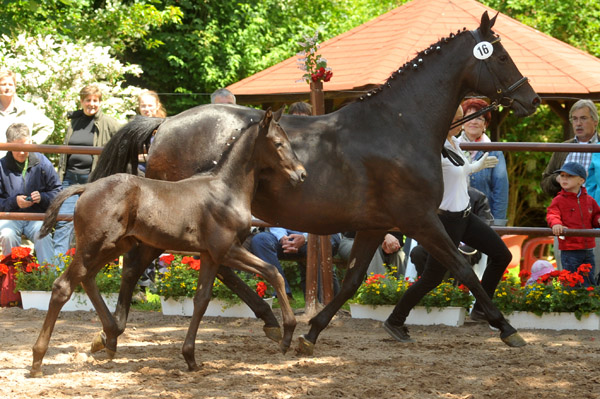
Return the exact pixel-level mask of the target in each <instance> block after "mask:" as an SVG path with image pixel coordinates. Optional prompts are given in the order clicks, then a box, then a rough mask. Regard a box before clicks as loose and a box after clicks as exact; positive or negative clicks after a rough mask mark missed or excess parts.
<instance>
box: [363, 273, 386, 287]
mask: <svg viewBox="0 0 600 399" xmlns="http://www.w3.org/2000/svg"><path fill="white" fill-rule="evenodd" d="M383 278H385V275H383V274H374V275H372V276H371V277H369V278H368V279H367V281H365V284H366V285H369V284H373V283H376V282H377V281H379V279H383Z"/></svg>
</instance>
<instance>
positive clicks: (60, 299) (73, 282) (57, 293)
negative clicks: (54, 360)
mask: <svg viewBox="0 0 600 399" xmlns="http://www.w3.org/2000/svg"><path fill="white" fill-rule="evenodd" d="M98 270H99V269H98ZM98 270H87V269H85V268H84V267H83V262H82V261H81V255H80V254H79V253H78V252H76V253H75V256H74V257H73V261H72V262H71V264H70V265H69V267H68V268H67V270H65V271H64V272H63V273H62V274H61V275H60V276H58V278H57V279H56V280H55V281H54V284H52V296H51V297H50V304H49V305H48V312H47V313H46V318H45V319H44V324H43V326H42V330H41V331H40V335H39V336H38V339H37V341H36V342H35V344H34V345H33V364H32V366H31V374H30V376H31V377H41V376H42V361H43V359H44V356H45V355H46V351H47V350H48V343H49V342H50V337H51V336H52V331H53V330H54V326H55V324H56V319H57V318H58V314H59V313H60V310H61V309H62V307H63V306H64V304H65V303H67V301H68V300H69V298H70V297H71V294H72V293H73V291H74V290H75V287H76V286H77V285H78V284H79V283H80V282H81V281H82V280H83V279H84V278H87V277H89V276H91V278H94V277H95V276H96V274H97V273H98Z"/></svg>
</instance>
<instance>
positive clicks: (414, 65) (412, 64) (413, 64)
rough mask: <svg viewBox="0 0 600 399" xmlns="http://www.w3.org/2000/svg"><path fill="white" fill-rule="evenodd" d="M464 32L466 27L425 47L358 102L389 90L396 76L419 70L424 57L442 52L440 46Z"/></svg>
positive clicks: (359, 98)
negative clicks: (386, 89)
mask: <svg viewBox="0 0 600 399" xmlns="http://www.w3.org/2000/svg"><path fill="white" fill-rule="evenodd" d="M465 32H467V28H466V27H465V28H462V30H461V29H459V30H458V31H457V32H456V34H454V33H450V35H448V37H442V38H441V39H440V40H438V41H437V42H435V43H433V44H432V45H430V46H429V47H427V48H426V49H425V50H421V51H419V52H418V53H417V55H416V56H415V57H414V58H413V59H412V60H410V61H407V62H405V63H404V64H403V65H402V66H400V68H398V70H396V71H394V72H392V74H391V75H390V77H389V78H388V79H387V80H386V81H385V83H383V84H381V85H380V86H379V87H376V88H374V89H372V90H369V91H368V92H367V93H366V94H365V95H362V96H360V97H358V100H361V101H363V100H365V99H368V98H372V97H373V96H375V95H376V94H377V93H379V92H381V91H383V89H385V88H386V87H388V88H391V87H392V85H391V83H392V81H393V80H394V79H395V78H396V77H397V76H400V77H402V76H406V72H408V71H411V70H412V71H417V70H418V69H419V67H420V66H422V65H423V64H424V60H423V58H424V57H427V56H430V55H432V54H436V53H439V52H440V51H442V45H444V44H447V43H448V42H450V41H451V40H453V39H455V38H456V37H458V36H459V35H462V34H463V33H465Z"/></svg>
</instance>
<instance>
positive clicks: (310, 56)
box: [297, 30, 333, 84]
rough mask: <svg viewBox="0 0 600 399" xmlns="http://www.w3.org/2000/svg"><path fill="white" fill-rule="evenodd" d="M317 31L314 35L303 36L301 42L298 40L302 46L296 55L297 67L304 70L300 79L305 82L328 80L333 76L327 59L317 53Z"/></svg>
mask: <svg viewBox="0 0 600 399" xmlns="http://www.w3.org/2000/svg"><path fill="white" fill-rule="evenodd" d="M318 40H319V31H318V30H317V31H315V34H314V36H312V37H310V36H304V41H303V42H298V45H299V46H300V47H301V48H302V51H300V52H299V53H298V54H297V55H298V56H299V57H300V58H298V67H299V68H300V69H301V70H303V71H304V72H305V74H304V75H302V79H301V80H304V81H306V83H309V84H310V83H311V82H315V83H316V82H329V81H330V80H331V77H332V76H333V72H332V71H331V68H329V67H328V66H327V60H326V59H325V58H323V57H321V56H320V55H318V54H317V50H318V49H319V43H318Z"/></svg>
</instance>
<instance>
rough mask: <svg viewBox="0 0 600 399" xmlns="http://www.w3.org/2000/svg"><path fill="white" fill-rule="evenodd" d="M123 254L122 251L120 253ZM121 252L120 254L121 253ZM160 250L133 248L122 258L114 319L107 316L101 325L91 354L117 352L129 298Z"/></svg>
mask: <svg viewBox="0 0 600 399" xmlns="http://www.w3.org/2000/svg"><path fill="white" fill-rule="evenodd" d="M122 252H123V251H122ZM122 252H121V253H122ZM161 253H162V250H160V249H156V248H153V247H149V246H147V245H144V244H140V245H137V246H134V247H133V248H131V249H130V250H129V252H127V253H126V254H125V255H124V257H123V271H122V273H121V288H120V290H119V299H118V301H117V307H116V309H115V316H114V318H113V317H112V315H110V314H109V315H108V318H107V324H104V323H102V324H103V332H101V333H99V334H98V335H97V336H96V337H95V338H94V340H93V342H92V352H97V351H99V350H101V349H103V348H106V349H107V351H108V352H109V356H111V355H112V356H114V354H115V352H116V351H117V339H118V337H119V335H121V334H123V332H124V331H125V327H126V325H127V317H128V315H129V309H130V306H131V297H132V296H133V290H134V289H135V286H136V284H137V282H138V281H139V279H140V277H141V276H142V273H143V272H144V270H146V268H147V267H148V266H149V265H150V263H151V262H152V261H153V260H154V259H156V257H158V256H159V255H160V254H161Z"/></svg>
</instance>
